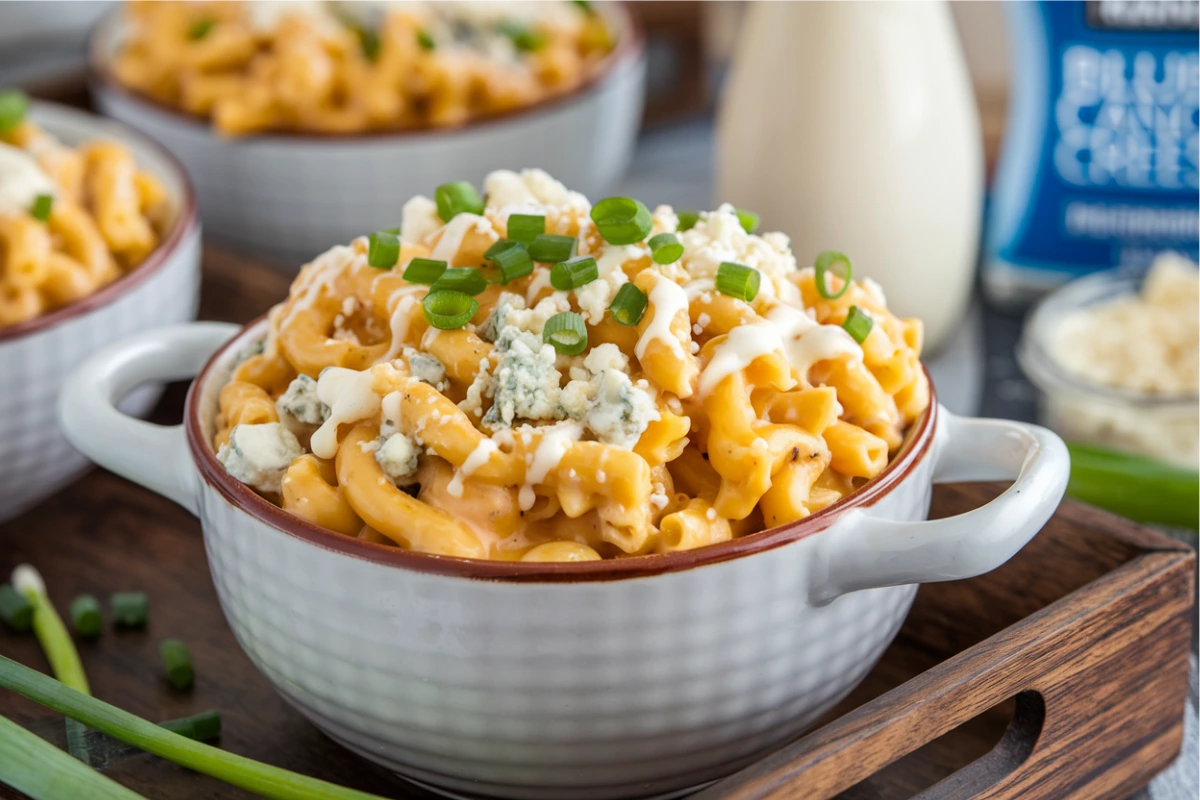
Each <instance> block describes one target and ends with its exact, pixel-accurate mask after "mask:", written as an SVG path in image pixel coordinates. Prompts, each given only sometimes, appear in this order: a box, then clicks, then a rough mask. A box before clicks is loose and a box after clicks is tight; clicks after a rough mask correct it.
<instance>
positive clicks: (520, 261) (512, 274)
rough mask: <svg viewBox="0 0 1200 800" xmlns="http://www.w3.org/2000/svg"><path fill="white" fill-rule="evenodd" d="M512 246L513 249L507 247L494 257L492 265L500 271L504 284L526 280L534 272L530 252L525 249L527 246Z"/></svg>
mask: <svg viewBox="0 0 1200 800" xmlns="http://www.w3.org/2000/svg"><path fill="white" fill-rule="evenodd" d="M511 244H512V246H511V247H506V248H504V249H503V250H501V251H500V252H499V253H496V254H495V255H494V256H492V263H493V264H495V265H496V269H498V270H500V280H501V282H502V283H508V282H509V281H515V280H516V279H517V278H524V277H525V276H526V275H528V274H530V273H531V272H533V259H532V258H531V257H530V255H529V251H528V250H526V249H525V245H523V244H521V243H520V242H512V243H511ZM489 250H490V249H489Z"/></svg>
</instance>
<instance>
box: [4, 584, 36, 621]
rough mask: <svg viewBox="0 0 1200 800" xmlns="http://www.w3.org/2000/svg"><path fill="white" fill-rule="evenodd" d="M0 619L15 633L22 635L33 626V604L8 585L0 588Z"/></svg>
mask: <svg viewBox="0 0 1200 800" xmlns="http://www.w3.org/2000/svg"><path fill="white" fill-rule="evenodd" d="M0 619H3V620H4V622H5V624H6V625H8V627H10V628H12V629H13V630H14V631H16V632H17V633H24V632H25V631H27V630H29V628H30V626H31V625H33V603H31V602H29V601H28V600H27V599H26V598H25V595H23V594H21V593H20V592H18V591H17V590H16V589H14V588H13V587H12V584H10V583H6V584H4V585H3V586H0Z"/></svg>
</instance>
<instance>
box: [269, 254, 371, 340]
mask: <svg viewBox="0 0 1200 800" xmlns="http://www.w3.org/2000/svg"><path fill="white" fill-rule="evenodd" d="M356 256H357V253H355V252H354V248H352V247H348V246H346V245H340V244H339V245H335V246H334V247H331V248H329V249H328V250H326V251H325V252H324V253H322V254H321V255H319V256H317V257H316V259H314V260H313V262H312V263H311V264H309V266H308V268H307V270H306V271H305V272H304V274H303V275H302V276H301V277H300V278H298V279H297V280H296V283H295V284H293V287H292V291H291V295H292V297H294V298H295V300H294V301H293V303H292V307H291V309H290V310H289V311H288V314H287V316H286V317H284V318H283V319H282V320H280V322H279V330H284V329H286V328H288V327H290V326H291V324H292V320H293V319H294V318H295V316H296V315H297V314H299V313H300V312H301V311H307V310H308V309H310V308H312V306H313V304H314V303H315V302H316V301H317V298H319V297H320V296H321V292H322V291H323V290H325V289H327V288H330V287H332V286H333V284H334V282H335V281H337V279H338V277H340V276H341V275H342V274H343V273H344V272H349V271H350V270H349V269H347V265H353V262H354V261H355V258H356ZM354 266H357V265H354Z"/></svg>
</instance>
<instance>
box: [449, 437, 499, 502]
mask: <svg viewBox="0 0 1200 800" xmlns="http://www.w3.org/2000/svg"><path fill="white" fill-rule="evenodd" d="M499 449H500V446H499V445H498V444H496V442H494V441H492V440H491V439H481V440H480V442H479V444H477V445H475V449H474V450H472V451H471V454H470V455H469V456H467V460H466V461H464V462H463V465H462V466H461V467H459V468H458V469H456V470H454V477H453V478H451V479H450V482H449V483H448V484H446V493H447V494H449V495H450V496H451V497H462V496H463V480H464V479H465V478H469V477H471V476H472V475H474V474H475V471H476V470H478V469H479V468H480V467H482V466H483V465H484V464H486V463H487V462H488V459H490V458H491V457H492V453H495V452H496V451H497V450H499Z"/></svg>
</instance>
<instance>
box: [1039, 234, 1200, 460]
mask: <svg viewBox="0 0 1200 800" xmlns="http://www.w3.org/2000/svg"><path fill="white" fill-rule="evenodd" d="M1017 357H1018V360H1019V361H1020V363H1021V368H1022V369H1023V370H1024V371H1025V373H1026V374H1027V375H1028V376H1029V378H1030V380H1031V381H1033V383H1034V385H1035V386H1037V388H1038V389H1039V390H1040V392H1041V397H1040V401H1041V402H1040V411H1041V414H1042V417H1043V422H1044V423H1045V424H1046V425H1047V426H1048V427H1050V428H1052V429H1053V430H1055V431H1056V432H1058V433H1059V434H1061V435H1062V437H1063V438H1064V439H1067V440H1068V441H1077V442H1086V443H1091V444H1097V445H1101V446H1104V447H1110V448H1112V449H1114V450H1121V451H1124V452H1129V453H1135V454H1138V455H1143V456H1148V457H1150V458H1155V459H1158V460H1160V461H1164V462H1166V463H1169V464H1174V465H1176V466H1180V467H1186V468H1190V469H1196V468H1197V464H1198V461H1200V403H1198V400H1197V394H1198V389H1200V363H1198V362H1200V273H1198V272H1197V268H1196V265H1195V264H1192V263H1191V262H1190V261H1188V260H1187V259H1185V258H1182V257H1180V256H1177V255H1174V254H1170V253H1167V254H1164V255H1162V256H1160V257H1159V258H1158V259H1157V260H1156V261H1155V262H1154V265H1153V266H1152V267H1151V269H1150V271H1149V272H1148V273H1147V274H1146V276H1145V277H1144V278H1140V277H1132V276H1129V275H1124V274H1121V273H1118V272H1104V273H1098V274H1095V275H1091V276H1088V277H1086V278H1082V279H1080V280H1077V281H1072V282H1071V283H1069V284H1067V285H1066V286H1064V287H1063V288H1061V289H1059V290H1058V291H1056V292H1055V293H1053V294H1052V295H1050V296H1049V297H1047V298H1046V299H1045V300H1044V301H1042V303H1041V304H1040V305H1039V306H1038V307H1037V308H1036V309H1035V310H1034V312H1033V313H1032V314H1031V315H1030V317H1029V320H1028V321H1027V322H1026V325H1025V331H1024V335H1023V337H1022V340H1021V343H1020V345H1019V346H1018V349H1017Z"/></svg>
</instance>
